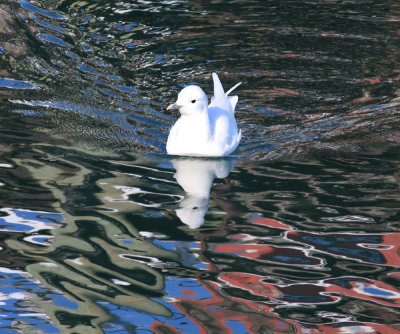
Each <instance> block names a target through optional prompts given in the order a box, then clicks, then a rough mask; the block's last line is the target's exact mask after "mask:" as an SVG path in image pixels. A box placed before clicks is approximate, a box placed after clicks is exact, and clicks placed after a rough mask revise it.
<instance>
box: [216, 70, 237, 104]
mask: <svg viewBox="0 0 400 334" xmlns="http://www.w3.org/2000/svg"><path fill="white" fill-rule="evenodd" d="M212 78H213V82H214V96H213V97H211V103H210V107H216V108H221V109H223V110H230V111H231V112H234V111H235V107H236V103H237V101H238V97H237V96H229V97H228V94H229V93H230V92H232V91H233V90H234V89H235V88H236V87H237V86H239V85H240V84H241V82H240V83H238V84H236V85H235V86H233V87H232V88H231V89H230V90H229V91H228V92H227V93H225V91H224V88H223V87H222V84H221V81H220V80H219V78H218V75H217V74H216V73H213V74H212Z"/></svg>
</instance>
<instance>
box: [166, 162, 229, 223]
mask: <svg viewBox="0 0 400 334" xmlns="http://www.w3.org/2000/svg"><path fill="white" fill-rule="evenodd" d="M172 164H173V166H174V168H175V169H176V173H175V179H176V181H177V182H178V184H179V185H180V186H181V187H182V188H183V190H184V191H185V192H186V194H185V197H184V199H183V200H182V201H181V202H180V203H179V207H178V208H177V209H176V210H175V212H176V215H177V216H178V217H179V219H180V220H181V221H182V223H184V224H186V225H188V226H189V227H190V228H191V229H195V228H198V227H200V226H201V225H202V224H203V223H204V216H205V215H206V213H207V211H208V203H209V200H210V190H211V186H212V184H213V182H214V179H215V178H225V177H227V176H228V175H229V173H230V172H231V170H232V161H231V160H229V159H184V158H182V159H174V160H172Z"/></svg>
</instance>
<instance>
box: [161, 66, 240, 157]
mask: <svg viewBox="0 0 400 334" xmlns="http://www.w3.org/2000/svg"><path fill="white" fill-rule="evenodd" d="M212 77H213V82H214V96H213V97H212V98H211V103H210V104H209V105H208V98H207V95H206V94H205V93H204V91H203V90H202V89H201V88H200V87H198V86H195V85H191V86H187V87H185V88H184V89H182V90H181V92H180V93H179V94H178V99H177V101H176V102H175V103H174V104H171V105H170V106H169V107H168V109H172V108H177V109H179V111H180V113H181V117H180V118H179V119H178V120H177V121H176V123H175V124H174V126H173V127H172V128H171V131H170V133H169V136H168V141H167V153H168V154H171V155H185V156H207V157H221V156H227V155H229V154H231V153H232V152H233V151H235V150H236V148H237V147H238V145H239V142H240V138H241V131H240V130H239V131H238V127H237V124H236V120H235V115H234V112H235V107H236V103H237V101H238V97H237V96H228V94H229V93H230V92H231V91H232V90H233V89H235V88H236V87H237V86H238V85H239V84H237V85H235V86H234V87H232V88H231V89H230V90H229V91H228V92H227V93H225V92H224V89H223V87H222V84H221V82H220V80H219V78H218V76H217V74H216V73H213V74H212Z"/></svg>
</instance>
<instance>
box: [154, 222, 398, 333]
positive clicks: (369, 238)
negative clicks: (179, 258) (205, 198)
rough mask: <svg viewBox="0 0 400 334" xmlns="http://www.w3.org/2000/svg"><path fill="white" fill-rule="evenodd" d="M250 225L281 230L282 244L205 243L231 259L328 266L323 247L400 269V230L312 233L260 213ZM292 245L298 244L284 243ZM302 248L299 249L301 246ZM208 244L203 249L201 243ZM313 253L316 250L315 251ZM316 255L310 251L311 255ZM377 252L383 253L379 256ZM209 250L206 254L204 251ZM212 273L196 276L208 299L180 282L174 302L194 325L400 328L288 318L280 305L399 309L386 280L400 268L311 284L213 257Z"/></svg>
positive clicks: (252, 240) (221, 328)
mask: <svg viewBox="0 0 400 334" xmlns="http://www.w3.org/2000/svg"><path fill="white" fill-rule="evenodd" d="M252 223H253V224H255V225H258V226H263V227H266V228H270V229H271V228H272V229H278V230H281V231H282V232H283V235H282V239H283V240H285V246H275V245H269V244H267V242H268V239H267V238H265V239H263V238H262V237H258V238H257V237H254V236H251V235H248V234H236V235H232V236H230V240H232V243H225V244H216V245H213V244H205V246H206V248H207V252H212V254H226V256H229V257H230V259H232V258H233V259H234V258H235V257H237V258H243V259H245V260H246V261H255V266H256V265H257V263H264V265H266V264H267V263H269V262H275V263H276V262H277V261H280V262H282V263H284V264H285V265H286V266H287V265H292V264H295V265H298V266H299V265H302V264H303V265H304V266H311V267H323V266H324V262H323V261H322V258H319V257H318V253H320V254H322V255H324V254H325V255H326V254H327V253H329V255H332V256H335V257H343V258H351V259H352V260H355V261H356V262H358V263H371V264H374V263H375V264H376V263H379V264H380V265H383V266H394V267H397V266H398V264H399V263H400V261H399V252H400V251H399V249H400V246H399V243H398V240H400V233H390V234H385V235H383V234H382V235H380V234H361V233H360V234H353V235H346V234H334V233H309V232H305V231H299V230H294V229H293V227H291V226H289V225H287V224H284V223H282V222H280V221H277V220H274V219H269V218H256V219H254V220H253V221H252ZM287 243H292V244H293V246H290V247H289V246H287V245H286V244H287ZM296 247H297V248H296ZM204 248H205V247H204ZM311 251H312V252H311ZM311 254H312V255H313V256H311ZM378 255H379V256H378ZM203 256H204V254H203ZM208 262H209V266H208V269H207V271H209V272H210V273H215V272H216V271H217V278H216V279H214V280H213V281H211V280H209V279H203V278H200V277H199V278H198V279H197V283H198V284H200V285H201V288H202V289H205V290H206V291H207V292H208V297H206V298H204V297H203V298H195V296H196V294H197V292H196V291H195V289H198V288H199V287H198V286H197V287H196V288H191V287H190V286H185V287H181V291H180V292H179V294H178V295H179V297H178V298H176V301H175V302H174V305H175V307H176V308H177V309H178V310H179V311H180V312H181V313H182V314H183V315H185V317H186V319H189V320H190V321H191V322H192V323H193V324H194V325H195V326H196V327H197V328H198V333H200V334H206V333H228V334H230V333H232V334H236V333H250V334H252V333H264V332H269V333H305V334H325V333H326V334H344V333H350V334H352V333H354V334H362V333H381V334H389V333H400V329H399V328H398V325H393V324H377V323H373V322H358V321H354V320H352V319H351V315H348V317H347V316H346V317H345V315H343V319H342V320H340V321H339V320H338V321H336V322H335V321H332V320H330V321H329V323H309V322H302V321H300V320H295V319H283V318H282V317H281V316H280V315H279V314H278V313H277V307H282V306H289V309H290V307H291V306H294V307H302V305H304V307H305V306H307V305H308V307H314V306H318V305H328V304H332V305H334V304H337V303H338V302H340V301H341V300H342V299H343V297H344V296H345V297H346V298H347V299H350V300H355V301H357V302H358V301H364V302H367V303H369V304H373V305H380V306H382V307H390V308H398V307H400V293H399V292H398V291H397V290H396V289H395V288H394V287H393V286H392V285H390V284H388V283H385V279H387V278H391V279H400V273H399V272H391V273H388V274H386V275H381V276H380V277H379V278H380V279H381V280H375V279H369V278H363V277H358V276H340V277H333V278H332V277H330V278H325V279H320V280H315V279H313V280H312V281H310V282H307V281H306V280H305V281H304V282H294V281H289V280H287V281H284V280H281V281H280V282H279V283H271V281H270V280H267V278H270V276H269V277H267V276H263V275H260V274H254V273H246V272H236V271H232V270H231V271H228V270H225V271H223V270H221V269H218V267H217V266H215V265H214V264H213V262H214V261H211V260H208ZM152 330H153V331H154V333H159V334H166V333H171V334H177V333H182V332H181V331H179V330H178V329H176V328H174V327H173V326H171V325H169V324H165V323H161V322H155V323H154V324H153V326H152Z"/></svg>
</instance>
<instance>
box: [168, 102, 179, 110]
mask: <svg viewBox="0 0 400 334" xmlns="http://www.w3.org/2000/svg"><path fill="white" fill-rule="evenodd" d="M179 108H180V105H178V104H177V103H176V102H175V103H172V104H170V105H169V106H168V107H167V110H173V109H179Z"/></svg>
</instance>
